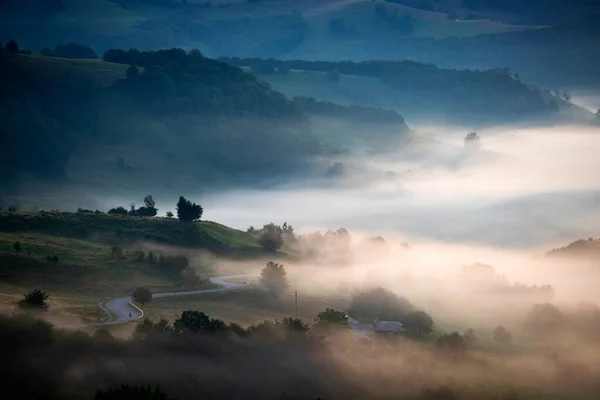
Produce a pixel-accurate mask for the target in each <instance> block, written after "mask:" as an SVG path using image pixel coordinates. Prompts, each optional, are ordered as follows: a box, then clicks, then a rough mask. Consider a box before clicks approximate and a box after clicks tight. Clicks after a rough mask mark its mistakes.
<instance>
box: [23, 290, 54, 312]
mask: <svg viewBox="0 0 600 400" xmlns="http://www.w3.org/2000/svg"><path fill="white" fill-rule="evenodd" d="M49 298H50V295H49V294H48V293H46V292H43V291H41V290H39V289H34V290H32V291H31V292H29V293H26V294H24V295H23V300H21V301H19V303H18V306H19V308H37V309H40V310H47V309H48V308H50V305H49V304H48V299H49Z"/></svg>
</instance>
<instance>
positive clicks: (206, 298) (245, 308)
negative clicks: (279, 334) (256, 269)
mask: <svg viewBox="0 0 600 400" xmlns="http://www.w3.org/2000/svg"><path fill="white" fill-rule="evenodd" d="M328 307H329V308H335V309H338V310H346V309H347V308H348V299H347V298H345V299H344V298H341V297H328V296H319V297H315V296H305V295H303V293H302V292H300V293H299V294H298V314H297V315H298V317H300V318H302V319H303V320H304V321H305V322H312V321H313V320H314V318H315V317H316V315H317V314H318V313H319V312H321V311H324V310H325V308H328ZM295 309H296V305H295V294H294V291H293V290H290V291H288V292H286V293H284V294H282V295H281V296H280V298H276V297H273V296H272V295H271V294H270V293H268V292H265V291H263V290H262V289H260V288H259V287H258V286H256V285H252V284H251V285H250V286H249V287H248V288H244V289H236V290H232V291H230V292H216V293H207V294H202V295H197V296H181V297H170V298H164V299H156V300H154V301H152V303H149V304H148V305H147V306H146V309H145V312H146V315H147V316H149V317H151V318H160V317H165V318H167V319H169V320H170V321H173V320H174V319H175V318H177V317H178V316H179V315H180V314H181V312H182V311H183V310H199V311H202V312H205V313H207V314H208V315H210V316H213V317H216V318H219V319H222V320H224V321H226V322H237V323H239V324H242V325H244V326H247V325H252V324H255V323H257V322H260V321H263V320H265V319H271V320H272V319H281V318H284V317H289V316H292V315H295V314H296V312H295Z"/></svg>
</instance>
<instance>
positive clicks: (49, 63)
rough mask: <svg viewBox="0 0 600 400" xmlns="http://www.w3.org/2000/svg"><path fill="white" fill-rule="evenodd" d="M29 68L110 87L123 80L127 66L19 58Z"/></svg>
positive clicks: (100, 61)
mask: <svg viewBox="0 0 600 400" xmlns="http://www.w3.org/2000/svg"><path fill="white" fill-rule="evenodd" d="M20 57H21V58H22V60H23V62H24V63H25V64H26V65H28V66H29V67H31V68H34V69H43V70H44V71H45V72H46V73H51V74H56V75H59V74H64V73H69V74H72V75H73V76H74V77H85V78H86V79H92V80H93V81H94V83H96V84H98V85H110V84H112V83H113V82H114V81H116V80H117V79H119V78H124V77H125V75H126V72H127V68H128V66H127V65H123V64H115V63H108V62H104V61H102V60H77V59H66V58H56V57H42V56H36V55H22V56H20Z"/></svg>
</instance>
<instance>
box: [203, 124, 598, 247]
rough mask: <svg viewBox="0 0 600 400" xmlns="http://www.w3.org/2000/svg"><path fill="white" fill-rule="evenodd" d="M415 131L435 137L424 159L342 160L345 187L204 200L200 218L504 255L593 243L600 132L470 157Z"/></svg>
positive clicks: (494, 139)
mask: <svg viewBox="0 0 600 400" xmlns="http://www.w3.org/2000/svg"><path fill="white" fill-rule="evenodd" d="M420 129H422V130H423V131H424V132H432V133H434V135H433V136H434V139H432V142H431V143H430V146H431V147H430V148H431V151H430V152H429V153H427V154H425V155H423V156H419V157H417V156H412V155H411V154H410V151H409V152H407V151H406V150H405V149H404V148H398V149H391V151H390V152H389V153H386V154H385V155H370V156H364V155H356V156H352V157H350V158H347V159H340V160H339V161H340V162H342V163H344V164H345V165H346V164H347V165H348V166H349V167H350V168H354V169H352V170H351V172H349V173H348V174H347V176H344V177H343V178H341V179H342V181H343V183H344V184H347V185H344V186H343V187H327V188H315V187H311V186H310V182H306V181H305V180H300V181H301V182H302V183H301V184H296V183H295V182H292V183H289V184H286V185H285V186H283V187H279V188H275V189H268V190H243V191H238V190H230V191H227V192H225V193H215V194H210V195H205V196H204V197H203V199H204V202H205V203H206V204H207V205H209V206H207V214H206V215H207V218H210V219H212V220H215V221H222V222H224V223H226V224H228V225H231V226H235V227H237V228H239V229H244V228H247V227H248V226H251V225H254V226H258V225H261V226H262V224H263V223H264V222H265V220H268V221H275V222H283V221H287V222H288V223H291V224H293V225H294V226H296V228H297V229H299V230H301V231H302V230H327V229H330V228H334V227H345V228H347V229H356V230H359V231H363V232H369V233H371V234H381V235H385V234H389V235H393V236H400V237H406V238H407V239H408V238H410V239H413V240H421V239H424V240H435V241H442V242H447V243H454V244H467V243H469V244H470V243H478V244H484V245H493V246H502V247H510V248H534V247H537V246H545V247H547V246H549V245H553V244H558V243H563V242H564V241H565V240H567V241H568V240H570V239H574V238H575V237H578V236H582V237H584V236H585V237H587V236H589V235H593V234H594V232H595V229H596V226H597V224H598V222H599V218H600V213H599V209H598V206H599V205H600V197H598V196H599V193H598V190H599V189H600V182H599V181H598V179H597V178H596V176H595V173H594V171H596V170H597V169H598V167H600V158H598V156H597V154H598V152H599V151H600V136H599V135H598V134H599V133H600V131H599V130H598V129H594V128H581V127H570V126H564V127H550V128H533V129H510V128H502V129H490V130H482V131H480V136H481V137H482V140H481V142H482V146H481V149H480V150H479V151H478V152H475V153H473V152H470V151H469V150H468V149H465V148H464V136H465V131H464V130H459V129H454V130H453V129H451V128H446V127H421V128H420ZM434 141H436V142H434ZM407 153H408V154H407ZM332 161H338V160H337V159H336V160H332ZM387 171H393V172H394V173H395V175H393V176H390V175H386V174H385V172H387ZM364 175H367V178H365V177H364Z"/></svg>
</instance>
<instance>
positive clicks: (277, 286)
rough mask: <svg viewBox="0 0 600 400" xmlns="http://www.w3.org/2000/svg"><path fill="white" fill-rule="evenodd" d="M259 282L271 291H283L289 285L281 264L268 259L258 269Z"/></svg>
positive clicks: (276, 292) (278, 292)
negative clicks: (263, 265) (265, 263)
mask: <svg viewBox="0 0 600 400" xmlns="http://www.w3.org/2000/svg"><path fill="white" fill-rule="evenodd" d="M260 284H261V285H262V286H263V287H264V288H265V289H267V290H269V291H270V292H272V293H275V294H280V293H283V292H284V291H285V290H286V289H287V288H288V287H289V286H290V285H289V283H288V280H287V272H286V271H285V268H284V266H283V264H279V263H276V262H273V261H269V262H268V263H267V265H266V266H265V267H264V268H263V269H262V271H260Z"/></svg>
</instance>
